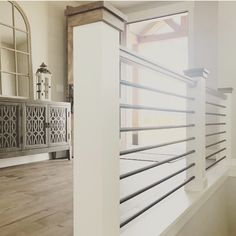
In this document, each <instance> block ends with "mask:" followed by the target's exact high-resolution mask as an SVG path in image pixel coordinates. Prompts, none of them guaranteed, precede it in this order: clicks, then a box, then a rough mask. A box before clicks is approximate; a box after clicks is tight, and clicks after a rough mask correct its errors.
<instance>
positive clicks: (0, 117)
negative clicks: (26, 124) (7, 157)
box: [0, 102, 22, 152]
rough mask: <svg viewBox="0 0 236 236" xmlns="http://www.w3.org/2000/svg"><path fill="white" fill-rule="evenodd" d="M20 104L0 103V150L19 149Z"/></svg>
mask: <svg viewBox="0 0 236 236" xmlns="http://www.w3.org/2000/svg"><path fill="white" fill-rule="evenodd" d="M21 109H22V106H21V104H18V103H11V102H9V103H8V102H1V104H0V152H5V151H17V150H20V149H21V127H20V126H21Z"/></svg>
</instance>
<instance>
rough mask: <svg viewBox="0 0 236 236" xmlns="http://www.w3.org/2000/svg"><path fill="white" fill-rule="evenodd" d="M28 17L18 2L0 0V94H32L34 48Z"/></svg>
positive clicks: (23, 95)
mask: <svg viewBox="0 0 236 236" xmlns="http://www.w3.org/2000/svg"><path fill="white" fill-rule="evenodd" d="M30 49H31V48H30V28H29V23H28V20H27V18H26V16H25V14H24V12H23V11H22V9H21V8H20V7H19V5H18V4H17V3H15V2H10V1H4V2H3V1H1V2H0V96H4V97H12V96H17V97H26V98H28V97H30V91H31V78H32V71H31V68H32V67H31V50H30Z"/></svg>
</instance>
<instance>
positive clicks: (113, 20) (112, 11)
mask: <svg viewBox="0 0 236 236" xmlns="http://www.w3.org/2000/svg"><path fill="white" fill-rule="evenodd" d="M65 15H66V16H67V19H68V25H69V26H71V27H74V26H79V25H85V24H90V23H94V22H98V21H104V22H106V23H107V24H109V25H111V26H112V27H114V28H116V29H118V30H120V31H124V23H125V22H126V21H127V17H126V16H125V15H124V14H123V13H122V12H121V11H119V10H118V9H116V8H114V7H113V6H112V5H110V4H109V3H108V2H105V1H98V2H92V3H88V4H83V5H80V6H77V7H71V6H67V8H66V10H65Z"/></svg>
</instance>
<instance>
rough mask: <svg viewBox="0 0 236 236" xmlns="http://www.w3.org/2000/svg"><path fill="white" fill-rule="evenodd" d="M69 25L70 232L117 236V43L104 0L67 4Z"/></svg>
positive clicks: (115, 17) (114, 18)
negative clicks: (71, 103)
mask: <svg viewBox="0 0 236 236" xmlns="http://www.w3.org/2000/svg"><path fill="white" fill-rule="evenodd" d="M67 16H70V17H69V18H68V24H69V25H70V24H71V26H72V27H73V68H74V69H73V77H74V145H75V147H74V235H75V236H119V224H120V222H119V221H120V219H119V217H120V215H119V151H120V150H119V145H120V143H119V44H120V30H123V28H124V17H123V15H122V13H120V12H119V11H118V10H116V9H114V8H113V7H111V6H110V5H108V4H107V3H106V2H93V3H90V4H87V5H82V6H80V7H75V8H72V7H70V8H68V9H67Z"/></svg>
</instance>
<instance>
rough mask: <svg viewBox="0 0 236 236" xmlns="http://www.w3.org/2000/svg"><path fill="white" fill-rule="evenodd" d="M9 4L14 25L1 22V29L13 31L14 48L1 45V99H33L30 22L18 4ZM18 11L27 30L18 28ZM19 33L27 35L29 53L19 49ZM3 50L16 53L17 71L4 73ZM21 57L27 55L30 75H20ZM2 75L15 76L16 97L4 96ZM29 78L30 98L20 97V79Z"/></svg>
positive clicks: (11, 2)
mask: <svg viewBox="0 0 236 236" xmlns="http://www.w3.org/2000/svg"><path fill="white" fill-rule="evenodd" d="M7 2H8V3H9V4H11V13H12V14H11V17H12V25H10V24H9V25H8V24H6V23H3V22H0V26H1V27H6V28H8V29H11V30H12V31H13V46H14V47H13V48H10V47H6V46H3V45H1V44H0V97H19V98H32V97H33V83H32V78H33V76H32V75H33V73H32V55H31V31H30V25H29V21H28V19H27V17H26V15H25V13H24V11H23V10H22V9H21V7H20V6H19V4H18V3H16V2H14V1H7ZM16 11H18V13H19V15H20V16H21V17H22V19H23V22H24V23H25V29H26V30H23V29H20V28H17V27H16V20H15V15H16V14H15V12H16ZM17 32H23V33H25V34H26V40H27V51H26V52H25V51H21V50H18V49H17V44H16V33H17ZM2 50H7V51H8V52H9V51H10V52H13V53H14V61H15V63H14V64H15V65H14V67H15V68H14V70H15V71H4V70H3V68H2V62H1V59H2ZM19 54H21V55H26V56H27V61H28V62H27V64H28V73H26V74H24V73H20V72H19V71H18V61H17V56H18V55H19ZM2 74H10V75H12V76H15V96H9V95H4V92H3V91H4V88H3V86H2ZM23 77H24V78H27V79H28V83H29V85H28V88H29V91H28V97H23V96H19V78H23Z"/></svg>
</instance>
